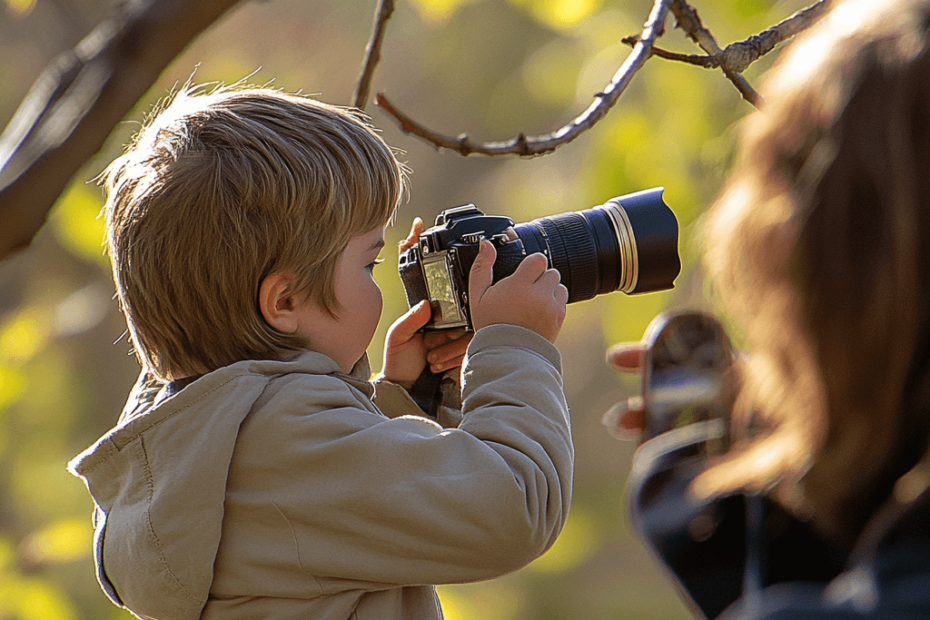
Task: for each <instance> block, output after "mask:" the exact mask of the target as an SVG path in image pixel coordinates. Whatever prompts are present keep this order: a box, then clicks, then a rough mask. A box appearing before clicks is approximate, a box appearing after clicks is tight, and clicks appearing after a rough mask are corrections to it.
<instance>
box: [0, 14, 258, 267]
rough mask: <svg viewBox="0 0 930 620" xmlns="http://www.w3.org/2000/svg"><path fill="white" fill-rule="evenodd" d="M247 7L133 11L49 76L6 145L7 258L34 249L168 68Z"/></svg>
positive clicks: (0, 170) (109, 23)
mask: <svg viewBox="0 0 930 620" xmlns="http://www.w3.org/2000/svg"><path fill="white" fill-rule="evenodd" d="M238 1H239V0H198V1H197V2H191V1H190V0H149V1H147V2H134V3H126V5H125V8H124V9H123V12H122V13H120V14H118V15H116V16H114V17H113V18H111V19H108V20H106V21H104V22H103V23H101V24H100V25H99V26H97V27H96V28H95V29H94V30H93V31H92V32H91V33H90V34H89V35H87V36H86V37H85V38H84V39H83V40H82V41H81V42H80V43H78V45H76V46H75V47H74V49H72V50H69V51H67V52H65V53H63V54H62V55H60V56H59V57H58V58H57V59H56V60H55V61H54V62H52V63H51V64H50V65H49V67H48V68H46V70H45V71H44V72H43V73H42V75H40V76H39V78H38V79H37V80H36V82H35V83H34V84H33V86H32V88H31V90H30V91H29V93H28V94H27V95H26V97H25V99H24V100H23V102H22V103H21V104H20V107H19V109H18V110H17V111H16V113H15V114H14V116H13V119H12V120H11V121H10V123H9V125H8V126H7V128H6V130H5V131H4V133H3V135H2V136H0V221H2V222H3V226H2V227H0V258H4V257H6V256H7V255H9V254H10V253H12V252H14V251H16V250H18V249H21V248H23V247H25V246H27V245H28V244H29V243H30V241H31V240H32V237H33V236H35V234H36V232H38V230H39V229H40V228H41V227H42V225H43V224H44V223H45V220H46V219H47V217H48V212H49V210H50V209H51V208H52V206H53V205H54V204H55V201H56V200H57V199H58V197H59V196H60V195H61V193H62V192H63V191H64V189H65V188H66V187H67V185H68V182H69V181H70V180H71V178H72V177H73V176H74V175H75V174H76V173H77V172H78V170H79V169H80V168H81V166H83V165H84V163H85V162H86V161H87V160H89V159H90V158H91V157H92V156H93V155H94V154H95V153H96V152H97V151H98V150H100V148H101V147H102V146H103V144H104V142H105V141H106V138H107V136H109V134H110V132H111V131H112V130H113V128H114V127H115V126H116V124H117V123H119V121H120V120H121V119H122V118H123V117H124V116H125V115H126V114H127V113H128V112H129V111H130V110H131V109H132V107H133V106H134V105H135V104H136V102H137V101H138V100H139V99H140V98H141V97H142V96H143V95H144V94H145V92H146V91H147V90H148V89H149V88H150V87H151V85H152V84H153V83H154V82H155V80H156V79H158V76H159V75H160V74H161V72H162V71H163V70H164V68H165V67H166V66H168V64H169V63H170V62H171V61H172V60H173V59H174V58H175V57H176V56H177V55H178V54H180V53H181V51H182V50H183V49H184V48H185V47H187V45H188V44H189V43H190V42H191V41H192V40H193V39H194V38H195V37H196V36H197V35H198V34H200V33H201V32H202V31H203V30H205V29H206V28H207V27H208V26H210V24H212V23H213V22H215V21H216V20H217V19H219V17H220V16H221V15H222V14H224V13H225V12H226V11H227V10H228V9H230V8H231V7H232V6H234V5H235V4H237V3H238Z"/></svg>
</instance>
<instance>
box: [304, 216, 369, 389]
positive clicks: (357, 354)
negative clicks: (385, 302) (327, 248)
mask: <svg viewBox="0 0 930 620" xmlns="http://www.w3.org/2000/svg"><path fill="white" fill-rule="evenodd" d="M383 247H384V228H376V229H375V230H372V231H370V232H367V233H363V234H361V235H358V236H356V237H352V238H351V239H350V240H349V244H348V246H346V249H345V250H343V252H342V254H340V255H339V258H338V259H336V271H335V282H334V284H335V289H336V301H337V302H338V303H339V306H340V311H339V318H338V319H334V318H333V317H332V316H330V315H329V314H328V313H327V312H326V311H324V310H323V309H322V308H321V307H320V305H319V304H318V303H317V302H315V301H313V300H309V299H308V300H306V301H305V302H304V303H303V304H301V306H300V307H299V308H297V314H298V317H297V318H298V327H297V333H298V334H300V335H302V336H304V337H305V338H306V339H307V340H308V341H309V343H310V346H311V348H312V349H313V350H314V351H319V352H320V353H323V354H325V355H327V356H329V357H331V358H332V359H333V360H335V361H336V363H337V364H339V368H341V369H342V370H343V372H349V371H350V370H352V367H353V366H355V363H356V362H357V361H358V360H359V359H361V357H362V355H364V354H365V351H366V350H367V349H368V345H369V344H370V343H371V339H372V337H373V336H374V335H375V329H376V328H377V327H378V321H379V320H380V319H381V308H382V300H381V289H380V288H378V285H377V283H375V280H374V277H373V275H372V270H373V269H374V266H375V265H376V264H377V263H378V262H380V261H378V254H379V253H380V251H381V248H383Z"/></svg>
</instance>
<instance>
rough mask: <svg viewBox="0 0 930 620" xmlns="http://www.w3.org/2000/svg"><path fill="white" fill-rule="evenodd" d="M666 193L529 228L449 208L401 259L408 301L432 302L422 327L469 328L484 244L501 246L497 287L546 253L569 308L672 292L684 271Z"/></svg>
mask: <svg viewBox="0 0 930 620" xmlns="http://www.w3.org/2000/svg"><path fill="white" fill-rule="evenodd" d="M664 191H665V190H664V189H663V188H656V189H650V190H645V191H642V192H637V193H635V194H627V195H625V196H618V197H617V198H611V199H610V200H608V201H607V202H606V203H604V204H602V205H599V206H596V207H593V208H591V209H586V210H584V211H574V212H569V213H562V214H560V215H553V216H549V217H541V218H539V219H537V220H533V221H532V222H526V223H525V224H514V223H513V220H512V219H510V218H509V217H506V216H502V215H485V214H484V213H483V212H482V211H481V210H479V209H478V208H477V207H475V205H470V204H469V205H462V206H460V207H454V208H452V209H446V210H445V211H443V212H442V213H440V214H439V215H438V216H437V218H436V225H435V226H433V227H432V228H430V229H428V230H426V231H424V232H423V233H422V234H421V235H420V237H419V239H418V241H417V245H416V246H414V247H411V248H408V249H407V250H405V251H404V252H402V253H401V255H400V257H399V260H398V264H397V269H398V272H399V274H400V277H401V280H402V281H403V283H404V289H405V291H406V293H407V303H408V304H409V305H410V307H411V308H412V307H413V306H415V305H416V304H418V303H419V302H420V301H423V300H429V302H430V305H431V306H432V308H433V315H432V319H431V320H430V323H429V324H428V325H426V327H425V329H450V328H453V327H467V328H471V327H472V325H471V317H470V313H469V310H468V277H469V272H470V270H471V266H472V264H473V263H474V260H475V258H476V257H477V256H478V250H479V247H480V242H481V240H482V239H489V240H490V241H491V242H492V243H493V244H494V245H495V246H496V247H497V260H496V261H495V262H494V281H495V282H497V281H498V280H500V279H501V278H505V277H507V276H509V275H510V274H512V273H513V272H514V271H515V270H516V268H517V267H518V266H519V265H520V262H521V261H522V260H523V259H524V258H526V257H527V256H529V255H530V254H535V253H537V252H541V253H542V254H545V255H546V257H547V258H548V259H549V265H550V266H551V267H553V268H554V269H557V270H558V271H559V274H560V276H561V278H562V284H564V285H565V288H567V289H568V301H569V303H573V302H576V301H584V300H586V299H591V298H593V297H596V296H597V295H602V294H604V293H610V292H613V291H622V292H624V293H627V294H631V293H648V292H651V291H660V290H664V289H669V288H672V286H673V285H674V282H675V278H676V277H678V273H679V272H680V271H681V261H680V260H679V258H678V220H677V219H676V218H675V214H674V213H672V210H671V209H669V208H668V205H666V204H665V202H664V201H663V200H662V193H663V192H664ZM514 233H515V234H514Z"/></svg>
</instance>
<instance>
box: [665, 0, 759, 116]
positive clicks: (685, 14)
mask: <svg viewBox="0 0 930 620" xmlns="http://www.w3.org/2000/svg"><path fill="white" fill-rule="evenodd" d="M671 9H672V13H673V14H674V15H675V19H676V20H678V27H679V28H681V29H682V30H683V31H684V33H685V34H686V35H687V36H688V38H690V39H691V40H692V41H694V42H695V43H697V45H698V47H700V48H701V49H702V50H704V51H705V52H706V53H708V54H711V55H714V54H719V53H721V52H722V51H723V50H721V49H720V46H719V45H717V40H716V39H715V38H714V35H712V34H711V33H710V31H709V30H708V29H707V28H705V27H704V24H703V23H702V22H701V18H700V17H699V16H698V13H697V10H696V9H694V8H693V7H692V6H691V5H689V4H688V3H687V2H685V0H672V6H671ZM722 69H723V74H724V75H726V76H727V79H729V80H730V81H731V82H733V85H734V86H735V87H736V90H738V91H739V92H740V94H741V95H742V96H743V98H744V99H745V100H746V101H748V102H749V103H751V104H752V105H754V106H756V107H757V108H758V107H759V106H760V105H761V104H762V97H761V96H760V95H759V93H757V92H756V91H755V89H753V87H752V86H750V85H749V82H748V81H746V78H744V77H743V76H742V75H740V74H739V73H736V72H734V71H732V70H731V69H727V68H726V67H723V68H722Z"/></svg>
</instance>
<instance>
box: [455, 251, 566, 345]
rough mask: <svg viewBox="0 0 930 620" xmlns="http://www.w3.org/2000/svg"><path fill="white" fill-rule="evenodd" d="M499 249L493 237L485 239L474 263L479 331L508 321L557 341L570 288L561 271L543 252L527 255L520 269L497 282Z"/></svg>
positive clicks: (471, 287)
mask: <svg viewBox="0 0 930 620" xmlns="http://www.w3.org/2000/svg"><path fill="white" fill-rule="evenodd" d="M496 258H497V251H496V250H495V249H494V246H493V245H492V244H491V242H490V241H487V240H485V241H482V242H481V250H480V252H479V253H478V257H477V258H476V259H475V262H474V264H473V265H472V267H471V273H470V274H469V283H468V297H469V299H470V300H471V301H470V303H469V307H470V308H471V321H472V325H473V326H474V328H475V331H477V330H479V329H481V328H482V327H486V326H488V325H495V324H498V323H507V324H510V325H518V326H520V327H525V328H527V329H531V330H533V331H534V332H536V333H537V334H539V335H540V336H542V337H543V338H545V339H547V340H548V341H549V342H555V339H556V336H558V335H559V330H560V329H561V328H562V321H564V320H565V304H566V302H567V301H568V289H566V288H565V287H564V286H563V285H562V284H560V282H559V280H560V276H559V272H558V271H556V270H555V269H548V265H549V261H548V260H546V257H545V256H543V255H542V254H533V255H531V256H527V257H526V258H525V259H523V262H521V263H520V265H519V266H518V267H517V269H516V271H514V272H513V273H512V274H510V275H509V276H507V277H506V278H503V279H502V280H501V281H500V282H498V283H497V284H494V285H493V286H492V285H491V282H492V280H493V275H492V271H491V270H492V268H493V267H494V260H495V259H496Z"/></svg>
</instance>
